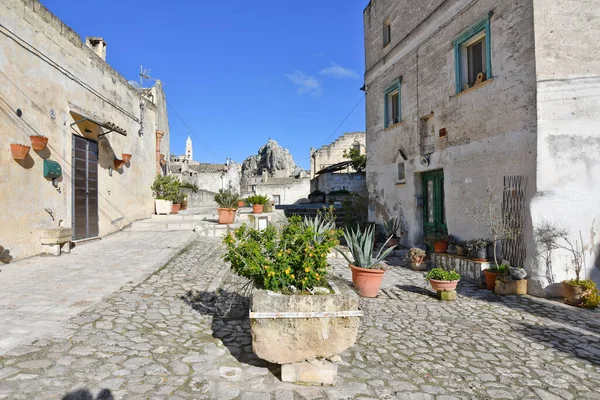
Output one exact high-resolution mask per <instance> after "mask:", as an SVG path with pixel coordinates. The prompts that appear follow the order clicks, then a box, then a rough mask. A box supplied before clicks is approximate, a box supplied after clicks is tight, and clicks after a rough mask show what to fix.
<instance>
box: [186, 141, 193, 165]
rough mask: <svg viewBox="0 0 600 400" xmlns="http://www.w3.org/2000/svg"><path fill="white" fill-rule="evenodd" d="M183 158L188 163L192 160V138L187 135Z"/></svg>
mask: <svg viewBox="0 0 600 400" xmlns="http://www.w3.org/2000/svg"><path fill="white" fill-rule="evenodd" d="M185 157H186V158H187V159H188V161H192V160H193V151H192V138H191V137H190V135H188V138H187V140H186V141H185Z"/></svg>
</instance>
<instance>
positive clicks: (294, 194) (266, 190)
mask: <svg viewBox="0 0 600 400" xmlns="http://www.w3.org/2000/svg"><path fill="white" fill-rule="evenodd" d="M296 181H297V182H295V183H294V184H287V185H272V184H258V185H257V186H256V194H262V195H265V196H267V197H269V198H270V199H271V200H273V198H274V195H279V196H280V199H281V203H280V204H282V205H288V204H297V203H302V202H305V201H306V202H308V200H306V199H308V194H309V192H310V179H309V178H302V179H297V180H296ZM249 195H251V193H250V194H248V193H246V194H244V197H247V196H249Z"/></svg>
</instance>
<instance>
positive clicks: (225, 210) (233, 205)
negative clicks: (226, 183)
mask: <svg viewBox="0 0 600 400" xmlns="http://www.w3.org/2000/svg"><path fill="white" fill-rule="evenodd" d="M214 199H215V202H216V203H217V204H218V205H219V208H218V209H217V212H218V213H219V224H232V223H233V221H234V220H235V212H236V210H237V204H238V200H239V196H238V194H237V193H236V192H235V191H234V190H233V188H231V187H229V188H227V189H219V193H217V194H215V197H214Z"/></svg>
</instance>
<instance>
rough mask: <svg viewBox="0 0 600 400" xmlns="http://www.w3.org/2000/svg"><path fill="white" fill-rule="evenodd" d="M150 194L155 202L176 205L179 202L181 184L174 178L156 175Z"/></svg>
mask: <svg viewBox="0 0 600 400" xmlns="http://www.w3.org/2000/svg"><path fill="white" fill-rule="evenodd" d="M152 192H153V193H154V197H155V198H156V199H157V200H170V201H172V202H173V203H175V204H177V200H179V201H181V200H183V199H182V195H181V182H180V181H179V180H178V179H177V178H176V177H175V176H174V175H169V176H162V175H157V176H156V178H154V183H153V184H152Z"/></svg>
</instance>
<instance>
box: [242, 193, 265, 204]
mask: <svg viewBox="0 0 600 400" xmlns="http://www.w3.org/2000/svg"><path fill="white" fill-rule="evenodd" d="M246 200H247V201H248V203H251V204H257V205H263V206H264V205H265V204H267V203H268V202H269V198H268V197H267V196H264V195H262V194H255V195H254V196H250V197H248V199H246Z"/></svg>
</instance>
